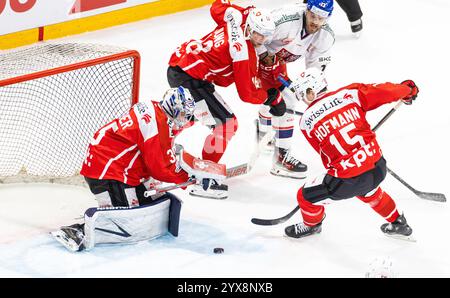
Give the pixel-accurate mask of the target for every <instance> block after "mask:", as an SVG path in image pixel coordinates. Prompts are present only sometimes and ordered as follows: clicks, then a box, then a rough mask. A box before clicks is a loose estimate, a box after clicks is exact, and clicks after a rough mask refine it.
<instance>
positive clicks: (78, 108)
mask: <svg viewBox="0 0 450 298" xmlns="http://www.w3.org/2000/svg"><path fill="white" fill-rule="evenodd" d="M139 75H140V56H139V53H138V52H137V51H133V50H128V49H123V48H119V47H113V46H106V45H95V44H80V43H40V44H37V45H33V46H30V47H24V48H19V49H14V50H10V51H4V52H2V51H0V183H12V182H39V181H43V182H56V183H68V184H82V183H83V179H81V177H80V175H79V171H80V169H81V166H82V163H83V160H84V157H85V153H86V150H87V147H88V144H89V142H90V140H91V138H92V136H93V134H94V133H95V132H96V131H97V130H98V129H99V128H100V127H102V126H103V125H104V124H106V123H108V122H110V121H111V120H113V119H114V118H117V117H119V116H120V115H122V114H124V113H125V112H127V111H128V110H129V109H130V107H131V106H132V104H134V103H136V102H137V101H138V95H139V94H138V93H139Z"/></svg>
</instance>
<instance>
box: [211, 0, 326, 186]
mask: <svg viewBox="0 0 450 298" xmlns="http://www.w3.org/2000/svg"><path fill="white" fill-rule="evenodd" d="M307 2H308V3H307V5H306V6H305V5H303V4H298V3H296V4H292V5H286V6H282V7H280V8H278V9H275V10H273V11H271V15H272V18H273V20H274V22H275V31H274V34H273V35H272V37H271V38H270V39H268V40H267V42H266V43H264V44H263V45H261V46H260V47H258V48H257V53H258V56H259V58H260V59H259V70H258V76H259V78H260V79H261V85H262V87H263V89H265V90H269V89H271V88H275V89H277V90H279V91H280V92H281V95H282V97H283V99H284V101H285V103H286V107H287V108H288V109H292V110H295V108H296V105H297V102H298V100H299V98H298V95H297V94H292V92H291V91H290V90H289V89H288V88H285V86H284V85H283V84H282V83H281V82H280V81H279V77H280V76H281V77H282V78H283V79H284V80H285V82H286V84H289V83H290V79H289V77H288V75H287V67H286V64H287V63H291V62H295V61H298V60H300V58H304V61H305V68H310V67H316V68H319V69H322V70H324V69H325V67H326V65H327V64H328V63H329V62H330V49H331V47H332V46H333V44H334V33H333V31H332V30H331V28H330V27H329V26H328V25H327V21H328V18H329V17H330V16H331V14H332V11H333V0H308V1H307ZM251 8H252V7H251V6H250V7H247V8H242V7H239V6H237V5H234V4H231V3H230V2H229V1H220V0H216V1H215V2H214V4H213V6H212V8H211V10H214V12H213V11H212V12H211V14H212V15H213V18H214V15H219V16H220V15H221V14H223V13H224V12H225V11H229V10H233V11H237V12H240V13H241V15H242V17H243V18H245V17H246V15H247V14H248V10H249V9H251ZM214 20H215V21H216V22H217V23H218V24H221V18H219V17H216V18H214ZM273 116H275V117H273ZM293 122H294V115H293V114H291V113H285V114H283V115H281V116H278V115H273V114H271V113H270V112H269V110H268V108H267V107H266V106H261V108H260V110H259V121H258V130H257V131H258V136H259V139H262V138H263V137H264V135H265V134H266V133H267V132H269V131H270V130H271V129H273V130H274V131H275V138H274V142H272V144H271V145H270V146H269V147H268V149H270V150H272V149H275V150H274V155H273V162H272V168H271V170H270V173H272V174H273V175H277V176H284V177H291V178H305V177H306V171H307V166H306V165H305V164H303V163H302V162H301V161H300V160H298V159H297V158H295V157H294V156H293V155H292V154H291V152H290V147H291V143H292V136H293V132H294V125H293ZM272 145H274V146H272Z"/></svg>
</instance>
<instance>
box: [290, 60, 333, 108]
mask: <svg viewBox="0 0 450 298" xmlns="http://www.w3.org/2000/svg"><path fill="white" fill-rule="evenodd" d="M327 86H328V84H327V80H326V79H325V76H324V74H323V72H321V71H320V70H319V69H317V68H308V69H307V70H306V71H305V72H304V73H302V74H301V78H300V79H299V81H298V85H297V86H296V89H298V90H296V92H298V93H299V94H300V96H301V99H302V100H303V101H304V102H305V103H306V104H307V105H309V104H311V102H313V101H314V100H315V99H316V98H317V96H318V95H319V94H320V93H322V92H325V91H326V90H327Z"/></svg>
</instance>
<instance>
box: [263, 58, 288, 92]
mask: <svg viewBox="0 0 450 298" xmlns="http://www.w3.org/2000/svg"><path fill="white" fill-rule="evenodd" d="M280 75H282V76H284V77H287V73H286V65H285V64H284V63H283V62H281V61H279V60H278V58H277V56H275V55H267V54H266V55H265V56H264V57H263V58H261V59H259V77H260V78H261V80H262V81H263V82H264V83H265V84H263V87H265V88H269V87H270V86H271V87H278V86H280V82H279V81H278V77H279V76H280Z"/></svg>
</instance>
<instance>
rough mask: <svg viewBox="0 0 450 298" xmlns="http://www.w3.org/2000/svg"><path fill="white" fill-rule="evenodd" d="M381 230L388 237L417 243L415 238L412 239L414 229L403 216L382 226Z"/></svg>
mask: <svg viewBox="0 0 450 298" xmlns="http://www.w3.org/2000/svg"><path fill="white" fill-rule="evenodd" d="M380 228H381V231H382V232H383V233H384V234H385V235H386V236H389V237H392V238H397V239H401V240H408V241H413V242H415V241H416V240H415V239H414V238H413V237H411V234H412V229H411V227H410V226H409V225H408V223H407V222H406V218H405V216H404V215H403V214H402V215H400V216H399V217H398V218H397V219H396V220H395V221H394V222H391V223H384V224H382V225H381V227H380Z"/></svg>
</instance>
